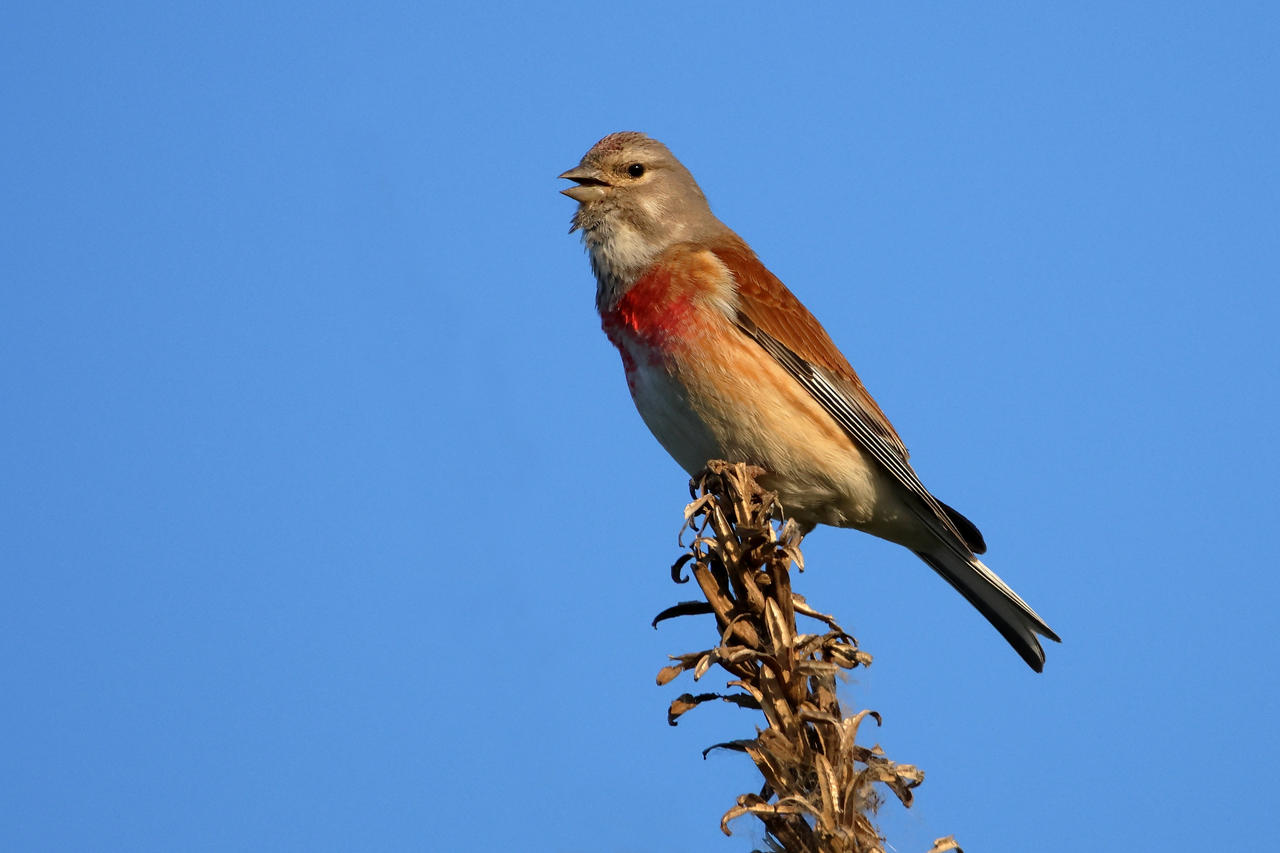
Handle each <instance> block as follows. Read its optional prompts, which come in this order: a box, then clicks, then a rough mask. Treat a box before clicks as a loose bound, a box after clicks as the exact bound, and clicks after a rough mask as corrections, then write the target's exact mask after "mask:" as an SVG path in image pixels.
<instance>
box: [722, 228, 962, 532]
mask: <svg viewBox="0 0 1280 853" xmlns="http://www.w3.org/2000/svg"><path fill="white" fill-rule="evenodd" d="M711 251H712V252H713V253H714V254H715V255H716V257H718V258H719V259H720V261H721V263H723V264H724V265H725V266H726V267H727V268H728V269H729V271H730V272H731V273H732V274H733V277H734V280H735V281H736V283H737V289H738V311H739V315H740V316H739V317H738V323H739V325H740V326H741V327H742V329H743V331H744V332H746V333H747V334H748V335H750V336H751V337H753V338H755V340H756V341H757V342H758V343H759V344H760V346H761V347H763V348H764V350H765V351H766V352H768V353H769V354H770V355H771V356H773V357H774V358H775V359H776V360H777V361H778V363H779V364H781V365H782V366H783V368H785V369H786V370H787V372H788V373H790V374H791V375H792V376H793V377H794V378H795V380H796V381H797V382H799V383H800V384H801V385H803V386H804V387H805V389H806V390H808V391H809V393H810V394H812V395H813V397H814V399H815V400H817V401H818V403H819V404H820V405H821V406H822V407H823V408H824V409H826V411H827V412H828V414H830V415H831V417H832V418H833V419H834V420H835V421H836V423H838V424H840V426H841V427H843V428H844V430H845V431H846V432H847V433H848V434H849V436H850V437H851V438H853V439H854V440H855V441H856V442H858V445H859V446H860V447H862V448H863V450H865V451H867V452H868V453H869V454H870V455H871V458H873V459H875V460H876V461H877V462H878V463H879V464H880V465H881V466H882V467H883V468H884V469H885V470H886V471H887V472H888V473H889V474H890V476H892V477H893V478H894V479H896V480H897V481H898V482H899V483H901V484H902V485H903V486H905V487H906V488H907V489H908V490H909V491H910V492H912V493H914V494H915V495H916V496H917V497H918V498H919V499H920V502H921V507H920V509H921V513H922V514H921V518H922V519H924V520H925V521H926V522H927V523H929V524H930V525H931V526H932V525H938V523H939V522H940V523H941V524H940V528H939V529H938V530H937V532H938V534H939V536H940V537H942V539H943V540H944V541H948V542H949V543H950V544H953V545H954V546H955V547H956V548H957V553H961V552H960V551H959V548H960V547H963V548H967V549H968V551H969V552H972V553H977V554H981V553H983V552H984V551H986V548H987V546H986V543H985V542H984V541H983V540H982V533H981V532H979V530H978V528H977V527H976V526H975V525H974V524H973V522H971V521H969V519H967V518H965V517H964V516H963V515H961V514H960V513H958V512H956V511H955V510H954V509H952V508H951V507H949V506H947V505H946V504H944V503H942V502H941V501H939V500H938V499H937V498H935V497H934V496H933V495H932V494H930V493H929V490H928V489H926V488H925V487H924V484H923V483H921V482H920V479H919V477H917V476H916V472H915V471H914V470H913V469H912V468H911V463H910V462H908V461H907V448H906V446H905V445H904V444H903V443H902V439H901V438H899V437H898V433H897V432H896V431H895V430H894V428H893V425H892V424H891V423H889V419H888V418H886V417H885V415H884V412H882V411H880V407H879V406H877V405H876V401H875V400H873V399H872V398H871V395H870V394H868V393H867V389H866V388H864V387H863V385H862V382H861V381H860V380H859V379H858V374H856V373H854V371H853V367H852V366H850V364H849V361H848V359H846V358H845V357H844V355H843V354H841V352H840V350H838V349H836V345H835V344H834V343H833V342H832V341H831V337H830V336H829V335H828V334H827V333H826V330H825V329H823V328H822V325H821V324H819V323H818V321H817V319H815V318H814V316H813V315H812V314H810V313H809V311H808V309H807V308H805V307H804V306H803V305H802V304H800V300H799V299H796V297H795V295H794V294H792V293H791V291H790V290H787V288H786V285H784V284H783V283H782V282H781V281H779V280H778V278H777V276H775V275H774V274H773V273H771V272H769V270H768V269H767V268H766V267H765V266H764V264H762V263H760V259H759V258H757V257H756V255H755V253H754V252H752V251H751V249H750V248H749V247H748V246H747V245H746V244H745V243H743V242H742V241H741V239H739V238H737V237H736V236H735V237H734V238H733V239H726V240H724V241H723V242H721V243H718V244H716V245H714V246H712V247H711ZM951 537H954V539H952V538H951Z"/></svg>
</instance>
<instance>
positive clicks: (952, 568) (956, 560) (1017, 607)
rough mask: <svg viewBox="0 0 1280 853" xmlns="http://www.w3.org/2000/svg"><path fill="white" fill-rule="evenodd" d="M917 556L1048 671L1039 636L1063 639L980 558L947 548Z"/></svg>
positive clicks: (1031, 660)
mask: <svg viewBox="0 0 1280 853" xmlns="http://www.w3.org/2000/svg"><path fill="white" fill-rule="evenodd" d="M916 556H918V557H919V558H920V559H922V560H924V561H925V562H926V563H928V564H929V566H930V567H931V568H932V569H933V570H934V571H935V572H937V573H938V574H940V575H942V577H943V578H945V579H946V581H947V583H949V584H951V585H952V586H953V587H955V588H956V589H957V590H958V591H959V592H960V594H961V595H963V596H964V597H965V598H967V599H968V600H969V603H970V604H972V605H973V606H974V607H976V608H978V612H979V613H981V614H982V615H983V616H985V617H987V621H988V622H990V623H991V624H992V625H994V626H995V628H996V630H997V631H999V632H1000V634H1001V636H1003V637H1004V638H1005V639H1006V640H1008V641H1009V645H1011V646H1013V648H1014V651H1016V652H1017V653H1018V654H1020V655H1022V659H1023V660H1025V661H1026V662H1027V665H1028V666H1030V667H1031V668H1032V669H1034V670H1035V671H1036V672H1042V671H1043V670H1044V649H1042V648H1040V641H1039V640H1038V639H1036V635H1037V634H1039V635H1040V636H1042V637H1046V638H1048V639H1050V640H1053V641H1054V642H1055V643H1060V642H1062V640H1061V639H1060V638H1059V637H1058V635H1057V634H1055V633H1053V629H1051V628H1050V627H1049V626H1048V625H1046V624H1044V620H1043V619H1041V618H1040V617H1039V616H1037V615H1036V612H1035V611H1034V610H1032V609H1031V608H1030V607H1029V606H1028V605H1027V603H1026V602H1025V601H1023V600H1022V599H1021V598H1019V597H1018V594H1017V593H1016V592H1014V591H1013V590H1011V589H1009V586H1008V585H1007V584H1006V583H1005V582H1004V581H1002V580H1000V578H999V577H997V576H996V573H995V572H993V571H991V570H990V569H988V568H987V567H986V566H984V565H983V564H982V561H981V560H979V559H978V558H977V557H969V558H967V559H966V558H965V557H962V556H960V555H959V554H957V553H955V551H953V550H951V549H949V548H945V547H944V548H939V549H938V551H937V552H934V553H926V552H924V551H917V552H916Z"/></svg>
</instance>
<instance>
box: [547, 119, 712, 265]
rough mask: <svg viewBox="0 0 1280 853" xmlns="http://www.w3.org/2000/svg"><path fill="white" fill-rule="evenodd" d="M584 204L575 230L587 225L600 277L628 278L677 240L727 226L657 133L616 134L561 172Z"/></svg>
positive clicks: (586, 236)
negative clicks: (716, 214)
mask: <svg viewBox="0 0 1280 853" xmlns="http://www.w3.org/2000/svg"><path fill="white" fill-rule="evenodd" d="M560 177H561V178H566V179H568V180H570V181H573V183H574V186H571V187H568V188H566V189H563V190H561V192H562V193H564V194H565V195H567V196H568V197H569V198H571V199H573V200H574V201H576V202H578V210H577V212H576V213H575V214H574V216H573V227H572V228H571V229H570V231H576V230H581V231H582V239H583V242H585V243H586V245H587V248H588V250H590V252H591V262H592V264H593V266H594V267H595V270H596V276H597V278H604V277H612V278H617V279H621V280H622V281H623V282H624V283H625V282H626V281H628V280H629V279H631V278H633V277H634V276H635V275H637V274H639V273H640V272H641V271H642V270H644V269H645V268H646V267H648V266H649V264H651V263H652V262H653V261H654V260H655V259H656V258H657V257H658V256H659V255H660V254H662V253H663V252H664V251H666V250H667V249H669V248H670V247H671V246H674V245H676V244H677V243H686V242H697V241H701V240H705V239H707V238H710V237H712V236H714V235H716V234H717V233H719V232H721V231H724V230H726V229H725V226H724V225H723V224H721V222H720V221H719V220H718V219H716V217H715V215H714V214H712V212H711V208H710V207H709V206H708V204H707V199H706V196H704V195H703V194H702V190H701V189H700V188H699V187H698V183H697V181H695V180H694V179H693V175H691V174H690V173H689V170H688V169H686V168H685V167H684V165H683V164H682V163H681V162H680V161H679V160H677V159H676V158H675V156H674V155H673V154H672V153H671V152H670V151H668V150H667V146H665V145H663V144H662V143H661V142H659V141H657V140H656V139H650V138H649V137H648V136H645V135H644V134H643V133H636V132H634V131H624V132H622V133H613V134H610V135H609V136H606V137H605V138H604V139H601V140H600V141H599V142H597V143H596V144H595V145H593V146H592V147H591V150H590V151H588V152H587V153H586V154H585V155H584V156H583V158H582V161H581V162H580V163H578V165H577V166H575V167H574V168H572V169H570V170H569V171H567V172H565V173H563V174H562V175H560Z"/></svg>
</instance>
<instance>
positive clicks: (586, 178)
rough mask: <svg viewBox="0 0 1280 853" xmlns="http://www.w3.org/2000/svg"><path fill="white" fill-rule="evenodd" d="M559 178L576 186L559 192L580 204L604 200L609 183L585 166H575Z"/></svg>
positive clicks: (599, 174) (598, 173)
mask: <svg viewBox="0 0 1280 853" xmlns="http://www.w3.org/2000/svg"><path fill="white" fill-rule="evenodd" d="M560 177H561V178H567V179H568V180H570V181H573V182H574V183H575V184H577V186H576V187H568V188H567V189H563V190H560V192H561V193H563V194H564V195H567V196H568V197H569V198H571V199H573V200H574V201H576V202H581V203H582V204H586V203H587V202H589V201H599V200H600V199H602V198H604V194H605V191H606V190H608V188H609V183H608V182H607V181H605V180H604V178H603V176H602V174H601V173H600V172H598V171H596V170H595V169H592V168H589V167H587V166H575V167H574V168H572V169H570V170H569V171H567V172H565V173H563V174H562V175H560Z"/></svg>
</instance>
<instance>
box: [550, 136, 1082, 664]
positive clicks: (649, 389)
mask: <svg viewBox="0 0 1280 853" xmlns="http://www.w3.org/2000/svg"><path fill="white" fill-rule="evenodd" d="M560 177H561V178H567V179H568V180H570V181H573V184H574V185H573V186H571V187H568V188H566V189H564V190H562V191H561V192H563V193H564V194H565V195H567V196H569V198H571V199H573V200H574V201H576V202H578V209H577V212H576V213H575V214H574V216H573V227H572V228H571V229H570V231H571V232H572V231H574V230H580V231H581V232H582V239H583V242H584V243H585V244H586V247H587V250H588V252H589V254H590V256H591V269H592V271H593V272H594V273H595V278H596V307H597V308H598V309H599V311H600V317H601V321H602V325H603V327H604V331H605V333H606V334H607V335H608V337H609V340H610V341H612V342H613V344H614V346H616V347H617V348H618V351H619V353H621V355H622V364H623V367H624V369H625V370H626V375H627V385H628V387H629V388H630V389H631V396H632V399H634V400H635V404H636V408H637V409H639V411H640V416H641V417H642V418H643V419H644V422H645V424H646V425H648V427H649V429H650V430H651V431H652V432H653V434H654V436H655V437H656V438H657V439H658V441H659V442H661V444H662V446H663V447H664V448H666V450H667V452H668V453H670V454H671V456H672V457H674V458H675V460H676V462H678V463H679V464H680V466H681V467H682V468H684V469H685V470H686V471H688V472H689V473H690V474H694V473H696V472H698V471H700V470H701V469H703V468H704V467H705V466H706V463H707V462H708V460H711V459H725V460H728V461H731V462H750V463H752V464H754V465H758V466H760V467H761V468H764V469H765V470H766V471H767V472H768V474H767V475H766V476H765V477H763V478H762V485H764V486H765V487H766V488H769V489H771V490H774V491H776V492H777V493H778V497H779V500H780V501H781V503H782V507H783V511H784V512H785V513H786V514H787V515H788V517H790V518H792V519H794V520H795V521H796V522H797V523H798V524H799V525H800V526H801V528H802V529H803V530H804V531H805V532H806V533H807V532H808V531H810V530H812V529H813V527H814V526H815V525H818V524H828V525H833V526H835V527H853V528H856V529H858V530H862V531H865V532H867V533H870V534H872V535H873V536H878V537H880V538H881V539H887V540H889V541H890V542H896V543H898V544H899V545H903V546H905V547H907V548H910V549H911V550H912V551H914V552H915V553H916V555H917V556H919V557H920V559H922V560H924V561H925V562H926V563H928V564H929V566H930V567H931V568H933V570H934V571H936V572H937V573H938V574H940V575H942V577H943V578H945V579H946V581H947V582H948V583H950V584H951V585H952V586H953V587H955V588H956V589H957V590H959V591H960V593H961V594H962V595H963V596H964V597H965V598H967V599H968V600H969V602H970V603H971V604H972V605H973V606H974V607H976V608H977V609H978V611H979V612H981V613H982V615H983V616H985V617H986V618H987V619H988V620H989V621H990V622H991V624H992V625H994V626H995V627H996V630H998V631H999V632H1000V633H1001V634H1002V635H1003V636H1004V638H1005V639H1006V640H1008V641H1009V644H1010V645H1012V646H1013V648H1014V649H1015V650H1016V651H1017V652H1018V654H1020V655H1021V656H1022V659H1023V660H1025V661H1026V662H1027V663H1028V664H1029V665H1030V666H1031V668H1032V669H1034V670H1035V671H1036V672H1040V671H1041V670H1042V669H1043V667H1044V650H1043V649H1042V648H1041V647H1040V643H1039V641H1038V640H1037V639H1036V635H1037V634H1038V635H1040V636H1042V637H1047V638H1048V639H1050V640H1055V641H1057V640H1058V636H1057V635H1056V634H1055V633H1054V632H1053V631H1052V630H1051V629H1050V628H1049V626H1048V625H1046V624H1045V623H1044V620H1042V619H1041V618H1040V617H1039V616H1037V615H1036V613H1035V611H1034V610H1032V609H1031V608H1030V607H1029V606H1027V604H1026V602H1024V601H1023V600H1022V599H1021V598H1019V597H1018V595H1017V593H1015V592H1014V591H1013V590H1012V589H1010V588H1009V587H1008V586H1007V585H1006V584H1005V583H1004V581H1002V580H1000V578H999V577H997V576H996V574H995V573H994V572H992V571H991V570H990V569H988V568H987V567H986V566H985V565H983V564H982V562H981V561H980V560H979V559H978V558H977V557H976V556H975V555H976V554H982V553H984V552H985V551H986V544H985V543H984V542H983V539H982V534H981V533H979V532H978V528H977V527H975V526H974V525H973V523H972V522H970V521H969V520H968V519H967V518H965V517H964V516H963V515H961V514H960V513H958V512H956V511H955V510H954V509H952V508H951V507H949V506H947V505H946V504H944V503H943V502H942V501H940V500H938V499H937V498H935V497H934V496H933V495H932V494H930V493H929V490H928V489H926V488H925V487H924V485H923V484H922V483H921V482H920V479H919V478H918V477H917V476H916V472H915V471H914V470H913V469H912V467H911V464H910V463H909V462H908V461H907V448H906V447H905V446H904V445H903V443H902V440H901V439H900V438H899V437H898V434H897V432H895V431H894V428H893V425H892V424H890V423H889V419H888V418H886V417H885V415H884V413H883V412H881V411H880V407H879V406H877V405H876V402H875V400H873V399H872V398H871V395H870V394H868V393H867V390H866V388H864V387H863V385H862V382H861V381H860V380H859V379H858V375H857V374H856V373H854V371H853V368H852V367H851V366H850V365H849V361H848V360H847V359H846V358H845V357H844V356H843V355H842V354H841V353H840V350H838V349H837V348H836V345H835V344H834V343H832V341H831V338H830V336H828V335H827V332H826V331H825V330H824V329H823V328H822V326H821V325H820V324H819V323H818V321H817V320H816V319H815V318H814V316H813V315H812V314H810V313H809V311H808V310H807V309H806V308H805V307H804V305H802V304H801V303H800V300H798V299H797V298H796V297H795V296H794V295H793V294H792V293H791V291H790V290H788V289H787V288H786V286H785V285H784V284H783V283H782V282H781V281H779V280H778V278H777V277H776V276H774V275H773V273H771V272H769V270H768V269H766V268H765V266H764V264H763V263H761V262H760V259H759V258H757V257H756V254H755V252H753V251H752V250H751V247H750V246H748V245H747V244H746V242H745V241H744V240H743V239H742V238H741V237H739V236H738V235H737V234H735V233H734V232H733V231H731V230H730V229H729V228H728V226H726V225H725V224H724V223H722V222H721V221H720V220H719V219H717V218H716V217H715V215H714V214H713V213H712V212H711V207H710V206H709V205H708V204H707V199H706V196H704V195H703V194H702V190H701V189H700V188H699V187H698V184H697V182H696V181H695V180H694V179H693V175H692V174H690V173H689V170H688V169H686V168H685V167H684V166H683V165H682V164H681V163H680V161H679V160H677V159H676V158H675V157H674V156H673V155H672V154H671V152H670V151H669V150H667V147H666V146H665V145H663V144H662V143H660V142H658V141H657V140H655V139H650V138H649V137H648V136H645V135H644V134H642V133H635V132H629V131H628V132H623V133H614V134H611V135H609V136H606V137H605V138H604V139H601V140H600V141H599V142H597V143H596V144H595V145H594V146H593V147H592V148H591V150H590V151H588V152H587V153H586V155H584V156H583V158H582V161H581V162H580V163H579V164H578V165H577V166H575V167H574V168H572V169H570V170H569V171H567V172H565V173H564V174H562V175H560Z"/></svg>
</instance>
